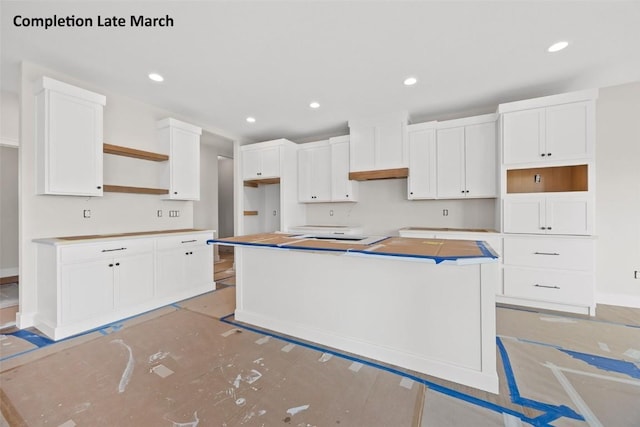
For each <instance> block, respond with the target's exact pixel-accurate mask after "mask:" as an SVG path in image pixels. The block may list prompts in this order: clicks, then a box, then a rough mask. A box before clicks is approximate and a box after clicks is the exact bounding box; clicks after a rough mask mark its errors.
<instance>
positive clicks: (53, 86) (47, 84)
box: [33, 76, 107, 106]
mask: <svg viewBox="0 0 640 427" xmlns="http://www.w3.org/2000/svg"><path fill="white" fill-rule="evenodd" d="M45 89H46V90H51V91H54V92H60V93H64V94H65V95H70V96H74V97H76V98H80V99H83V100H85V101H89V102H93V103H96V104H100V105H102V106H105V105H106V104H107V97H106V96H104V95H101V94H99V93H95V92H91V91H90V90H87V89H82V88H79V87H77V86H73V85H70V84H68V83H64V82H61V81H59V80H54V79H52V78H51V77H47V76H42V77H41V78H39V79H37V80H36V81H35V84H34V87H33V93H34V95H37V94H39V93H40V92H42V91H43V90H45Z"/></svg>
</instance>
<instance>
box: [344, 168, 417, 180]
mask: <svg viewBox="0 0 640 427" xmlns="http://www.w3.org/2000/svg"><path fill="white" fill-rule="evenodd" d="M408 176H409V168H396V169H380V170H372V171H361V172H349V179H351V180H354V181H369V180H372V179H392V178H406V177H408Z"/></svg>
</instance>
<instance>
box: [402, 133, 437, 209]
mask: <svg viewBox="0 0 640 427" xmlns="http://www.w3.org/2000/svg"><path fill="white" fill-rule="evenodd" d="M408 137H409V178H408V179H407V185H408V193H409V199H433V198H435V197H436V177H437V174H436V164H437V159H436V132H435V129H422V130H416V131H409V132H408Z"/></svg>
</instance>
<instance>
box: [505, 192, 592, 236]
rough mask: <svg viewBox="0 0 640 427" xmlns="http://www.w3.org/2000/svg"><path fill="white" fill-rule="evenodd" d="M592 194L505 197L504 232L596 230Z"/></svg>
mask: <svg viewBox="0 0 640 427" xmlns="http://www.w3.org/2000/svg"><path fill="white" fill-rule="evenodd" d="M592 200H593V197H592V196H590V195H588V194H584V195H583V194H565V195H549V194H545V195H540V196H537V195H530V194H528V195H526V196H519V195H518V196H509V197H506V198H504V200H503V203H504V231H505V233H530V234H568V235H584V236H588V235H591V234H592V233H593V230H594V221H593V217H594V215H593V201H592Z"/></svg>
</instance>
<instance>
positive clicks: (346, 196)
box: [345, 193, 413, 197]
mask: <svg viewBox="0 0 640 427" xmlns="http://www.w3.org/2000/svg"><path fill="white" fill-rule="evenodd" d="M411 194H413V193H411ZM345 197H349V195H348V194H347V195H345Z"/></svg>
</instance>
